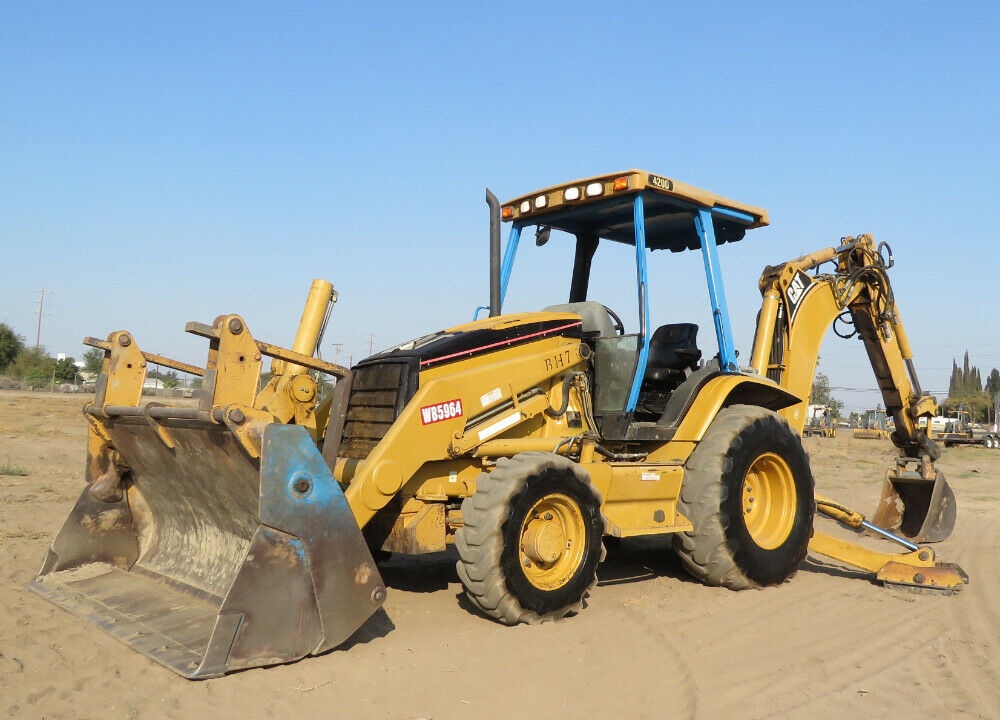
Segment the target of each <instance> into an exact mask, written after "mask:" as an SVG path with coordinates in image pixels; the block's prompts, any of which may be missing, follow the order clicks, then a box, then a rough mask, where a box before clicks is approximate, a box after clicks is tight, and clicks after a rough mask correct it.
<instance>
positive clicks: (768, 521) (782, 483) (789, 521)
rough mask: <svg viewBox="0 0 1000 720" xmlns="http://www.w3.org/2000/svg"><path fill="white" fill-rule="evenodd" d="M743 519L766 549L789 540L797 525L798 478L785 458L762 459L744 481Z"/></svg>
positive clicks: (765, 457) (773, 456) (754, 536)
mask: <svg viewBox="0 0 1000 720" xmlns="http://www.w3.org/2000/svg"><path fill="white" fill-rule="evenodd" d="M742 500H743V520H744V523H745V524H746V528H747V532H749V533H750V537H751V538H753V541H754V542H755V543H757V545H759V546H760V547H762V548H764V549H765V550H773V549H774V548H776V547H778V546H780V545H781V544H782V543H783V542H785V540H787V539H788V536H789V534H790V533H791V532H792V527H793V526H794V525H795V512H796V506H797V497H796V492H795V477H794V475H793V474H792V469H791V468H790V467H789V466H788V463H787V462H786V461H785V459H784V458H782V457H780V456H778V455H775V454H774V453H765V454H763V455H761V456H759V457H758V458H757V459H756V460H754V461H753V463H752V464H751V465H750V469H749V470H747V474H746V477H745V478H744V480H743V498H742Z"/></svg>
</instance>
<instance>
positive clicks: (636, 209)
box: [625, 193, 649, 412]
mask: <svg viewBox="0 0 1000 720" xmlns="http://www.w3.org/2000/svg"><path fill="white" fill-rule="evenodd" d="M632 213H633V219H634V225H635V277H636V285H637V287H638V293H639V359H638V362H636V364H635V377H633V378H632V389H631V390H630V391H629V395H628V404H627V405H626V406H625V411H626V412H632V411H633V410H635V406H636V404H637V403H638V402H639V389H640V388H641V387H642V380H643V378H644V377H645V375H646V363H647V361H648V360H649V293H648V292H647V291H646V289H647V287H648V286H647V276H646V213H645V205H644V203H643V200H642V193H639V194H638V195H636V196H635V200H634V201H633V204H632Z"/></svg>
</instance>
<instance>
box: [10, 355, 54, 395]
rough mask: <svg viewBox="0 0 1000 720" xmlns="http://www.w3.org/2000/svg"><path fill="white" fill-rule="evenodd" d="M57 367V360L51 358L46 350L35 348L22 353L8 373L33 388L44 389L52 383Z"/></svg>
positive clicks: (11, 365)
mask: <svg viewBox="0 0 1000 720" xmlns="http://www.w3.org/2000/svg"><path fill="white" fill-rule="evenodd" d="M55 366H56V361H55V359H53V358H51V357H49V355H48V353H46V352H45V348H43V347H33V348H30V349H25V350H23V351H21V352H20V353H19V354H18V356H17V357H16V358H15V359H14V362H12V363H11V364H10V367H9V368H7V371H8V373H10V375H11V376H12V377H15V378H17V379H18V380H21V381H22V382H24V383H26V384H28V385H30V386H32V387H43V386H45V385H48V384H49V383H50V382H52V379H53V377H54V375H55Z"/></svg>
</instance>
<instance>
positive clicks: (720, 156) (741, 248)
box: [0, 2, 1000, 409]
mask: <svg viewBox="0 0 1000 720" xmlns="http://www.w3.org/2000/svg"><path fill="white" fill-rule="evenodd" d="M998 36H1000V10H998V9H997V6H996V4H994V3H985V2H983V3H975V2H967V3H952V4H945V3H930V2H907V3H870V2H841V3H787V4H786V3H759V4H758V3H724V2H718V3H713V2H708V3H672V2H629V3H617V4H608V3H604V4H600V5H598V4H586V3H579V2H577V3H562V2H549V3H495V4H491V5H484V6H481V7H480V6H476V5H475V4H471V3H426V4H420V3H379V4H371V5H370V6H368V5H365V4H363V3H343V4H338V3H330V2H328V3H317V4H308V3H296V4H277V3H267V4H265V3H250V2H242V3H232V4H227V3H209V4H203V3H159V4H156V5H155V6H154V5H151V4H140V3H129V2H121V3H47V4H43V3H34V2H5V3H3V4H2V5H0V321H2V322H7V323H8V324H10V325H12V326H13V327H14V328H15V329H16V330H17V331H18V332H20V333H21V334H22V335H24V336H25V338H27V339H28V341H29V342H30V343H33V342H34V339H35V334H36V327H37V326H36V323H37V319H38V318H37V315H36V311H37V309H38V300H39V290H41V289H42V288H44V289H45V291H46V294H45V298H46V300H45V305H44V313H43V316H42V326H41V342H42V344H43V345H45V346H46V347H47V348H48V349H49V350H50V351H51V352H53V353H55V352H65V353H68V354H71V355H74V356H76V357H80V356H81V355H82V353H83V351H84V349H85V348H84V347H83V346H82V345H81V343H80V339H81V338H82V337H83V336H85V335H95V336H102V337H103V336H105V335H106V334H107V333H108V332H110V331H112V330H115V329H120V328H127V329H130V330H132V331H133V332H134V333H135V335H136V337H137V339H138V341H139V343H140V346H141V347H143V348H144V349H147V350H150V351H153V352H158V353H162V354H167V355H173V356H175V357H178V358H179V359H182V360H186V361H189V362H197V363H201V362H202V361H203V359H204V354H205V350H206V348H205V345H204V341H202V340H201V339H200V338H196V337H193V336H187V335H185V333H184V332H183V327H184V323H185V322H187V321H189V320H199V321H202V322H211V320H212V318H214V317H215V316H216V315H218V314H222V313H228V312H239V313H242V314H243V315H244V317H245V318H246V319H247V322H248V324H249V326H250V328H251V331H252V332H254V334H255V335H256V336H257V337H258V338H260V339H264V340H267V341H268V342H274V343H278V344H284V345H289V344H291V340H292V336H293V334H294V326H295V324H296V322H297V321H298V317H299V313H300V310H301V303H302V301H303V300H304V297H305V293H306V291H307V289H308V286H309V282H310V280H311V279H312V278H313V277H324V278H326V279H329V280H330V281H331V282H333V283H334V285H335V286H336V287H337V289H338V291H339V293H340V301H339V302H338V304H337V306H336V308H335V309H334V313H333V319H332V322H331V326H330V329H329V331H328V333H327V338H326V341H325V344H324V348H323V351H324V356H325V357H327V358H328V359H333V357H334V354H335V352H337V351H335V350H334V347H333V343H340V344H342V346H343V349H342V350H341V351H339V352H340V357H339V358H338V359H339V360H340V361H341V362H345V361H346V360H347V359H349V358H350V359H353V360H355V361H357V360H358V359H360V358H361V357H363V356H364V355H367V354H368V348H369V345H370V344H371V345H372V346H373V347H374V348H375V349H376V350H378V349H379V348H382V347H386V346H388V345H390V344H393V343H396V342H399V341H402V340H405V339H406V338H408V337H411V336H417V335H421V334H424V333H426V332H428V331H431V330H434V329H438V328H441V327H446V326H449V325H453V324H456V323H458V322H461V321H464V320H466V319H468V318H469V317H470V316H471V313H472V310H473V308H474V307H475V306H477V305H480V304H484V303H485V302H486V300H487V298H488V286H487V258H488V251H487V215H486V206H485V203H484V202H483V190H484V188H485V187H487V186H489V187H490V188H492V189H493V190H494V191H495V192H496V193H497V194H498V195H499V196H500V197H501V199H504V198H510V197H513V196H516V195H520V194H522V193H526V192H529V191H531V190H533V189H536V188H540V187H544V186H548V185H551V184H555V183H558V182H562V181H565V180H569V179H573V178H578V177H584V176H588V175H593V174H598V173H604V172H609V171H614V170H620V169H625V168H629V167H642V168H646V169H649V170H653V171H656V172H659V173H661V174H665V175H668V176H671V177H674V178H677V179H680V180H684V181H686V182H689V183H692V184H695V185H699V186H702V187H705V188H708V189H711V190H713V191H716V192H718V193H721V194H723V195H727V196H729V197H732V198H734V199H738V200H741V201H745V202H749V203H753V204H756V205H761V206H763V207H766V208H767V209H768V210H769V211H770V214H771V223H772V224H771V226H770V227H769V228H766V229H763V230H760V231H756V232H753V233H750V234H749V235H748V237H747V239H746V240H745V241H744V242H742V243H739V244H737V245H734V246H728V247H725V248H722V249H721V250H722V252H721V260H722V264H723V268H724V271H725V276H726V281H727V291H728V295H729V301H730V305H731V308H732V311H733V324H734V327H735V334H736V342H737V347H739V348H741V349H742V351H743V354H744V356H746V354H748V352H749V344H750V340H751V337H752V333H753V323H754V316H755V313H756V310H757V308H758V307H759V302H760V296H759V293H758V291H757V285H756V281H757V277H758V275H759V273H760V271H761V269H762V268H763V266H764V265H766V264H770V263H776V262H779V261H781V260H785V259H788V258H791V257H795V256H797V255H800V254H802V253H805V252H809V251H812V250H815V249H818V248H821V247H825V246H828V245H832V244H836V243H837V241H838V239H839V238H840V237H841V236H844V235H857V234H860V233H863V232H871V233H873V234H874V235H875V237H876V239H878V240H884V241H887V242H889V243H890V244H891V245H892V247H893V249H894V251H895V256H896V261H897V266H896V268H895V269H894V272H893V275H892V277H893V280H894V284H895V288H896V297H897V300H898V302H899V304H900V307H901V310H902V313H903V317H904V319H905V321H906V324H907V328H908V330H909V335H910V340H911V342H912V344H913V346H914V350H915V353H916V360H915V362H916V366H917V369H918V371H919V373H920V376H921V380H922V384H923V386H924V388H925V389H928V390H932V391H946V390H947V384H948V377H949V374H950V370H951V363H952V359H953V358H958V359H959V360H961V357H962V353H963V352H964V351H965V350H966V349H968V350H969V353H970V357H971V360H972V362H973V364H976V365H978V366H979V367H980V368H981V369H983V371H984V374H985V373H986V372H988V371H989V369H990V368H992V367H1000V324H998V323H997V321H996V317H997V302H996V295H997V290H996V284H997V281H998V279H1000V260H998V252H997V247H996V236H997V232H996V230H995V229H994V227H993V226H992V225H991V224H990V223H991V222H992V220H993V216H994V215H995V211H996V209H997V205H998V203H997V200H996V195H997V192H998V190H1000V183H998V174H1000V171H998V169H997V160H998V158H1000V152H998V145H1000V142H998V133H997V130H996V127H997V123H998V115H1000V112H998V111H1000V86H998V80H997V77H998V70H1000V67H998V52H997V49H996V38H997V37H998ZM557 255H558V253H557V252H553V255H552V257H553V260H552V263H551V264H547V263H544V262H543V263H526V264H524V265H519V266H518V267H516V269H515V273H516V280H515V282H516V283H517V285H516V288H515V289H512V295H511V298H510V303H509V307H510V309H531V308H533V307H541V306H542V305H546V304H550V303H554V302H561V301H563V300H564V299H565V292H566V291H565V288H566V287H567V286H566V284H565V282H564V278H565V277H567V276H568V272H566V270H565V268H564V266H563V265H562V264H561V260H557V259H556V256H557ZM675 259H676V258H668V259H667V260H675ZM653 270H654V272H655V273H656V275H655V276H654V277H653V280H652V282H653V283H654V292H657V293H659V296H658V297H659V298H660V299H658V300H657V301H656V303H655V304H654V308H653V320H654V322H656V323H657V324H658V323H663V322H679V321H686V320H694V321H696V322H699V323H700V324H701V325H702V336H701V337H702V344H703V345H704V344H705V343H706V341H707V340H710V338H711V331H710V328H711V321H710V316H709V315H708V313H707V312H706V308H707V306H708V300H707V292H706V290H705V287H704V278H703V275H702V274H700V269H699V268H698V266H697V265H696V264H691V263H689V262H688V261H687V259H686V258H685V259H683V260H679V261H678V262H677V263H670V262H664V263H662V264H661V265H660V266H658V267H655V268H653ZM598 272H604V273H605V274H606V278H605V281H606V283H607V286H608V287H611V288H614V289H613V290H611V291H609V294H612V295H615V297H611V298H598V299H602V300H604V301H605V302H606V304H609V305H614V304H618V303H622V304H625V305H627V304H628V303H629V302H631V292H632V289H631V288H632V282H633V281H632V277H631V276H629V275H628V274H627V273H626V274H623V273H622V271H621V270H620V268H619V267H618V266H617V265H614V264H608V265H606V266H602V267H601V268H599V269H598ZM619 278H620V284H621V288H620V291H621V293H622V294H621V299H620V298H619V297H618V295H617V294H616V289H617V288H616V286H617V284H618V283H619V280H618V279H619ZM518 288H519V289H518ZM623 314H624V313H623ZM820 370H821V371H822V372H825V373H826V374H827V375H828V376H829V377H830V378H831V382H832V384H833V385H834V387H835V388H843V390H841V391H835V394H836V395H837V396H838V397H840V398H841V399H842V400H844V401H845V403H846V404H847V406H848V408H849V409H858V408H860V407H862V406H864V405H867V404H871V403H873V402H874V401H875V399H876V397H877V396H876V395H875V394H874V393H872V392H859V391H858V390H865V389H867V390H871V389H873V388H874V387H875V382H874V379H873V377H872V375H871V371H870V370H869V368H868V365H867V360H866V358H865V356H864V353H863V349H862V347H861V345H860V343H858V342H856V341H854V342H849V341H842V340H837V339H836V338H831V339H829V340H828V341H827V342H826V343H825V345H824V347H823V352H822V359H821V363H820Z"/></svg>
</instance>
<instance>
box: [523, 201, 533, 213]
mask: <svg viewBox="0 0 1000 720" xmlns="http://www.w3.org/2000/svg"><path fill="white" fill-rule="evenodd" d="M521 212H522V213H526V212H531V200H522V201H521Z"/></svg>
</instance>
